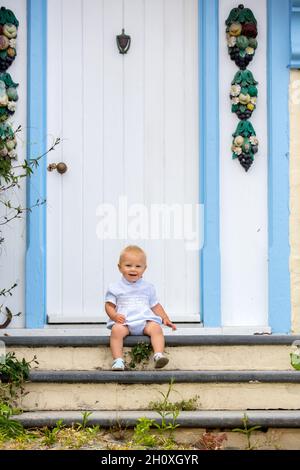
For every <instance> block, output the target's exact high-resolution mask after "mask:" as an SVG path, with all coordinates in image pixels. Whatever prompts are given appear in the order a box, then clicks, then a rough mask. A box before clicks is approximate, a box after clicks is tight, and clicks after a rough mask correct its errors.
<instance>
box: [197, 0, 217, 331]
mask: <svg viewBox="0 0 300 470" xmlns="http://www.w3.org/2000/svg"><path fill="white" fill-rule="evenodd" d="M218 32H219V1H218V0H199V86H200V89H199V92H200V93H199V96H200V104H199V108H200V124H199V141H200V181H201V183H200V187H201V192H200V201H201V203H202V204H204V246H203V249H202V252H201V284H202V285H201V304H202V305H201V307H202V308H201V310H202V315H203V322H204V326H206V327H219V326H221V301H220V298H221V282H220V230H219V212H220V208H219V127H220V124H219V33H218Z"/></svg>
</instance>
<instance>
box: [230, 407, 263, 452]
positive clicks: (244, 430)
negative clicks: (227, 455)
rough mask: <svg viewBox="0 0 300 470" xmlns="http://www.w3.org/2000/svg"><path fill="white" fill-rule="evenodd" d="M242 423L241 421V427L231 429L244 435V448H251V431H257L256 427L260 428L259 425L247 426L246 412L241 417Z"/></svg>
mask: <svg viewBox="0 0 300 470" xmlns="http://www.w3.org/2000/svg"><path fill="white" fill-rule="evenodd" d="M242 423H243V426H244V427H243V428H234V429H233V430H232V431H233V432H240V433H242V434H244V435H245V436H246V439H247V447H246V450H253V449H254V445H253V444H251V434H252V433H253V431H257V430H258V429H261V426H251V428H249V427H248V425H249V418H248V416H247V415H246V413H245V414H244V417H243V419H242Z"/></svg>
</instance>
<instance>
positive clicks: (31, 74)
mask: <svg viewBox="0 0 300 470" xmlns="http://www.w3.org/2000/svg"><path fill="white" fill-rule="evenodd" d="M27 24H28V29H27V34H28V36H27V37H28V42H27V43H28V70H27V84H28V85H27V100H28V101H27V109H28V111H27V123H28V131H27V159H30V158H36V157H38V156H40V155H42V154H44V153H45V152H46V148H47V142H46V134H47V125H46V97H47V92H46V90H47V88H46V76H47V75H46V56H47V55H46V53H47V49H46V39H47V1H46V0H27ZM45 198H46V158H42V159H41V160H40V162H39V166H38V168H37V169H35V170H34V174H33V175H32V176H30V178H28V181H27V207H31V206H33V205H34V204H35V203H36V201H37V200H40V201H41V200H44V199H45ZM45 247H46V205H45V204H43V205H41V206H39V207H36V208H34V209H33V210H32V212H30V213H29V215H28V219H27V251H26V291H25V296H26V327H27V328H43V327H44V324H45V318H46V249H45Z"/></svg>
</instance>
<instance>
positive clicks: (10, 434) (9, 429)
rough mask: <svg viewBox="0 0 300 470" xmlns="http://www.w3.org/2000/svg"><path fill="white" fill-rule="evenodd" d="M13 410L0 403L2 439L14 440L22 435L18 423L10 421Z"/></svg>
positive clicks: (21, 427) (0, 432)
mask: <svg viewBox="0 0 300 470" xmlns="http://www.w3.org/2000/svg"><path fill="white" fill-rule="evenodd" d="M12 414H13V408H11V407H10V406H9V405H6V404H5V403H0V436H1V438H4V439H10V438H16V437H18V436H21V435H23V434H24V432H25V431H24V428H23V426H22V424H21V423H19V422H18V421H15V420H12V419H11V415H12Z"/></svg>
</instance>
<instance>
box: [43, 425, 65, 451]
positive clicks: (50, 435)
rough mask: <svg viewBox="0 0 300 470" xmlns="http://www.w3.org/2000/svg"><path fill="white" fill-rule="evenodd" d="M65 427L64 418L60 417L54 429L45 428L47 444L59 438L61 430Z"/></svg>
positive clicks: (51, 443) (45, 441) (44, 440)
mask: <svg viewBox="0 0 300 470" xmlns="http://www.w3.org/2000/svg"><path fill="white" fill-rule="evenodd" d="M63 427H64V424H63V420H62V419H60V420H58V421H57V422H56V426H55V427H54V428H52V429H49V428H48V427H46V428H44V429H43V434H44V439H43V442H44V443H45V444H46V445H47V446H50V445H53V444H55V442H56V441H57V439H58V433H59V431H60V430H61V429H62V428H63Z"/></svg>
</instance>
